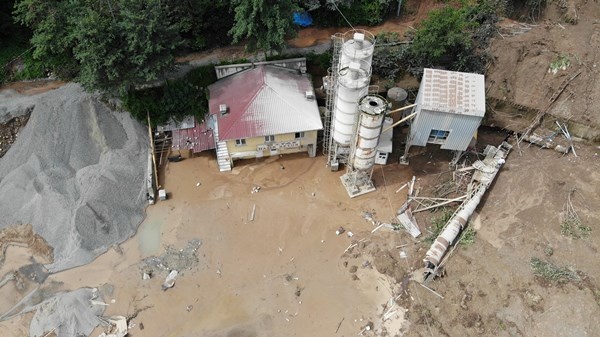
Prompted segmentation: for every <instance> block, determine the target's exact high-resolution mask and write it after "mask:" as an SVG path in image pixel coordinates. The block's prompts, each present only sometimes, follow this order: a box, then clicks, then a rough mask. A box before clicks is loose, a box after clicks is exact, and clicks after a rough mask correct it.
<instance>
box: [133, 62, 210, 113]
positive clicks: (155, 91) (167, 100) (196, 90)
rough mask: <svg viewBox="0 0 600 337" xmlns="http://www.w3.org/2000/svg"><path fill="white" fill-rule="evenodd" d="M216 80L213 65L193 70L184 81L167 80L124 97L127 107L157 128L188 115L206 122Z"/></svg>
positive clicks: (182, 79)
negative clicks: (210, 93) (210, 86)
mask: <svg viewBox="0 0 600 337" xmlns="http://www.w3.org/2000/svg"><path fill="white" fill-rule="evenodd" d="M215 81H216V75H215V73H214V69H213V66H204V67H199V68H195V69H193V70H191V71H190V72H189V73H187V74H186V75H185V76H184V77H183V78H181V79H177V80H169V81H166V82H165V84H164V85H163V86H161V87H156V88H147V89H141V90H133V89H132V90H129V91H128V92H127V93H125V94H124V95H122V98H121V99H122V101H123V106H124V107H125V108H126V109H127V110H128V111H129V112H130V113H131V114H132V116H134V117H135V118H136V119H138V120H140V121H141V122H144V123H146V121H147V116H148V115H149V116H150V120H151V122H152V124H153V125H162V124H166V123H168V122H169V121H170V120H171V119H172V120H175V121H181V120H183V118H185V117H186V116H190V115H192V116H194V117H196V119H197V120H202V119H203V117H204V115H205V114H206V113H207V111H208V92H207V89H206V87H207V86H208V85H209V84H211V83H214V82H215Z"/></svg>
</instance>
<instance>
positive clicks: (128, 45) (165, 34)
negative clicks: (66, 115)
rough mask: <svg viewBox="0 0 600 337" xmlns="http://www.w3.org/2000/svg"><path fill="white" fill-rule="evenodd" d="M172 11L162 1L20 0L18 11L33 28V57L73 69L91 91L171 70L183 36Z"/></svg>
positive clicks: (116, 87) (120, 88) (128, 85)
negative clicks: (70, 60) (73, 61)
mask: <svg viewBox="0 0 600 337" xmlns="http://www.w3.org/2000/svg"><path fill="white" fill-rule="evenodd" d="M169 9H170V8H169V6H168V5H167V4H165V3H164V2H163V1H161V0H109V1H102V2H97V1H92V0H72V1H49V0H20V1H19V2H17V4H16V7H15V15H16V18H17V19H18V20H19V22H21V23H23V24H25V25H27V26H28V27H30V28H31V29H32V30H33V37H32V39H31V44H32V45H33V46H34V47H35V49H34V54H33V56H34V58H35V59H38V60H50V61H51V62H50V63H51V64H54V65H55V66H59V67H65V68H66V69H67V70H68V71H67V73H71V72H73V71H74V70H75V72H76V73H77V72H78V78H77V79H78V80H79V81H80V82H81V83H82V84H83V85H84V86H85V87H86V88H87V89H90V90H93V89H102V90H105V91H112V92H114V91H121V92H124V91H126V90H128V89H129V88H131V87H134V86H136V85H139V84H143V83H146V82H148V81H152V80H156V79H157V78H159V76H160V75H162V74H163V73H164V72H166V71H168V70H170V69H171V68H172V66H173V63H174V57H173V54H174V51H175V49H176V48H178V47H179V46H181V45H182V40H181V38H180V35H179V30H180V28H181V26H180V25H179V23H178V21H177V18H176V17H173V16H172V15H171V14H172V12H171V11H170V10H169ZM69 59H72V60H75V61H76V63H72V62H65V63H62V61H66V60H69Z"/></svg>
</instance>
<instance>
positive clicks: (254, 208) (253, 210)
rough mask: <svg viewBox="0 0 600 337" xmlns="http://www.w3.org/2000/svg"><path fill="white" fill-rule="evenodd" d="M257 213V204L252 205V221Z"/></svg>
mask: <svg viewBox="0 0 600 337" xmlns="http://www.w3.org/2000/svg"><path fill="white" fill-rule="evenodd" d="M255 215H256V204H254V205H252V213H251V214H250V221H254V216H255Z"/></svg>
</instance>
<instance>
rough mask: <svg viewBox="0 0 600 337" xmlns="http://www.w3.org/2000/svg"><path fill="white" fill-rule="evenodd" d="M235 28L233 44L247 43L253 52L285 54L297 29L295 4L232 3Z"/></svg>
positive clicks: (278, 0) (267, 0)
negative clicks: (284, 49)
mask: <svg viewBox="0 0 600 337" xmlns="http://www.w3.org/2000/svg"><path fill="white" fill-rule="evenodd" d="M231 6H232V8H234V12H235V18H234V25H233V27H232V28H231V30H229V34H230V35H231V36H232V37H233V43H237V42H240V41H242V40H246V41H247V45H246V48H247V49H248V50H250V51H256V50H262V51H265V52H269V51H271V50H281V49H283V47H284V46H285V38H286V36H289V35H290V34H293V33H294V32H295V31H294V29H293V12H294V11H296V10H298V9H299V8H298V6H297V5H296V3H295V1H293V0H232V1H231Z"/></svg>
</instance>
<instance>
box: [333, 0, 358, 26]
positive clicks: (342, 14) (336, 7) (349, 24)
mask: <svg viewBox="0 0 600 337" xmlns="http://www.w3.org/2000/svg"><path fill="white" fill-rule="evenodd" d="M331 4H332V5H333V7H335V9H337V11H338V12H339V13H340V15H341V16H342V17H343V18H344V20H346V23H347V24H348V26H350V28H352V30H356V29H355V28H354V26H352V24H351V23H350V21H348V19H346V17H345V16H344V13H342V11H341V10H340V9H339V8H338V6H337V5H336V4H335V0H333V1H331Z"/></svg>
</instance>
